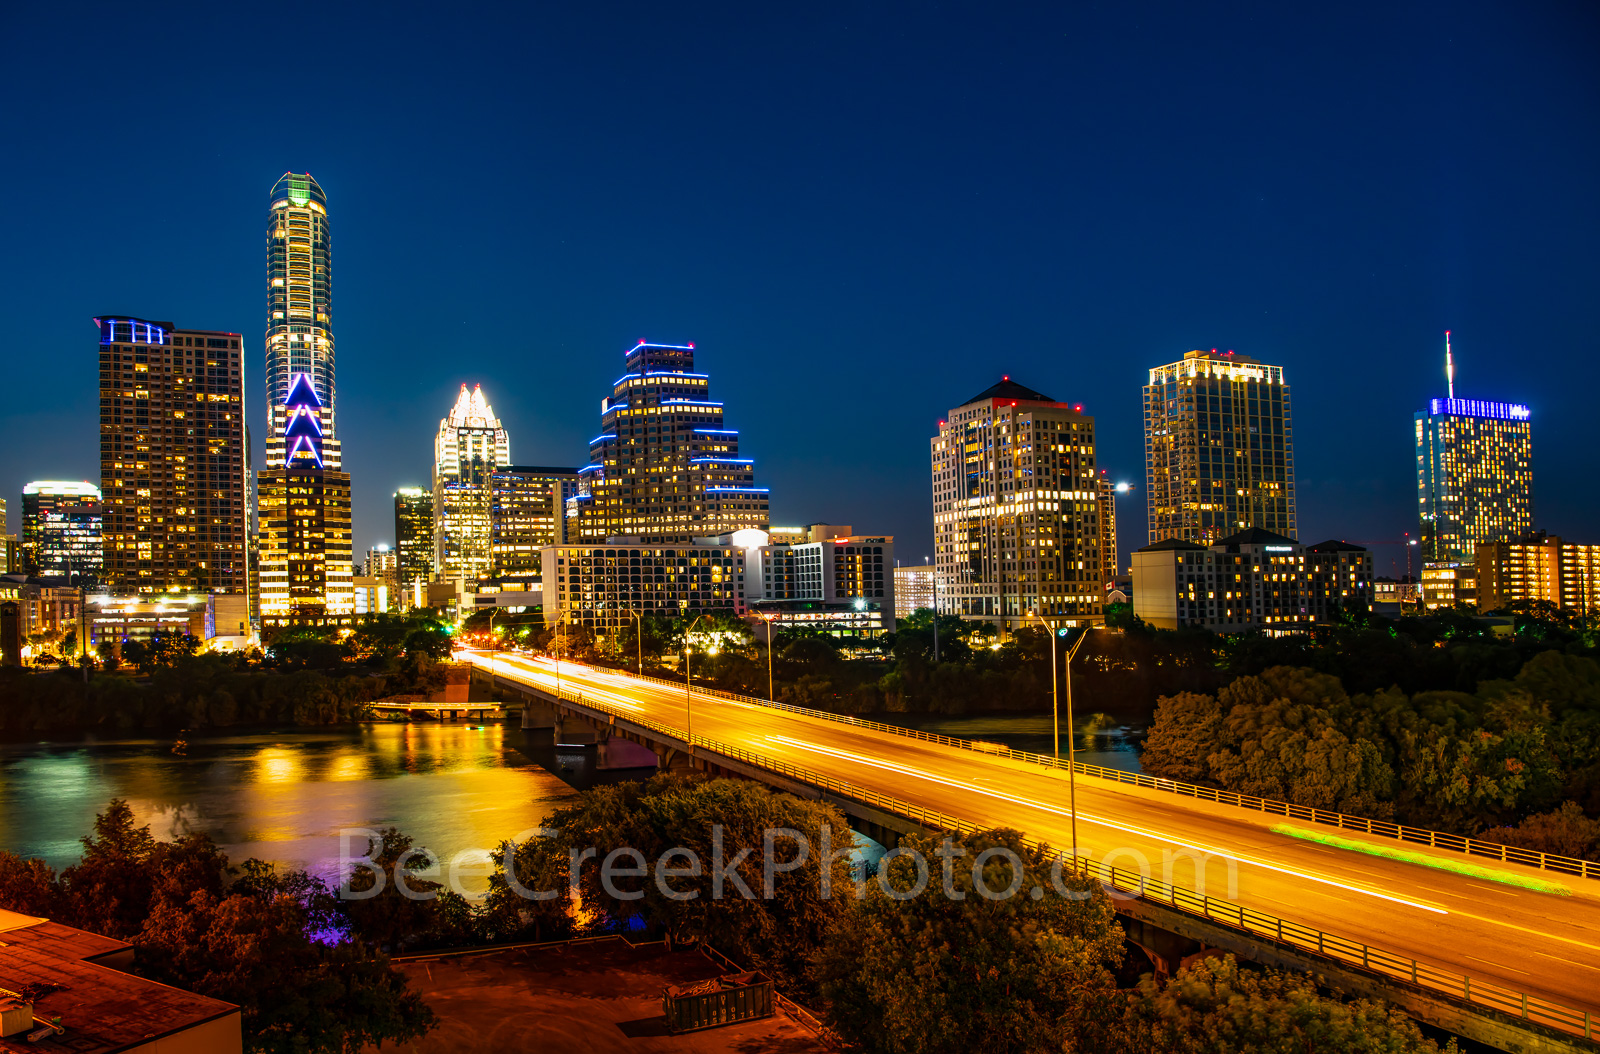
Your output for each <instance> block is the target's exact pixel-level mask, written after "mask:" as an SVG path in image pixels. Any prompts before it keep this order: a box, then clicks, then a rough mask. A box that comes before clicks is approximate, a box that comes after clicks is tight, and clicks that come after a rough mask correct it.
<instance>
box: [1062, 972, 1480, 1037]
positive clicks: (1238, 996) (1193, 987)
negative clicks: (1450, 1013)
mask: <svg viewBox="0 0 1600 1054" xmlns="http://www.w3.org/2000/svg"><path fill="white" fill-rule="evenodd" d="M1081 1040H1082V1042H1080V1043H1079V1044H1076V1049H1078V1050H1104V1051H1107V1052H1110V1051H1117V1052H1118V1054H1124V1052H1125V1054H1255V1052H1257V1051H1285V1052H1287V1051H1340V1052H1341V1054H1345V1052H1348V1054H1423V1052H1427V1051H1437V1050H1438V1049H1439V1048H1438V1046H1437V1045H1435V1043H1434V1042H1433V1041H1432V1040H1431V1039H1428V1038H1426V1037H1425V1036H1423V1035H1422V1032H1421V1030H1420V1029H1418V1028H1417V1025H1416V1022H1414V1021H1412V1020H1411V1019H1410V1018H1408V1017H1407V1016H1406V1015H1405V1014H1404V1013H1402V1012H1401V1011H1400V1010H1398V1009H1397V1008H1394V1007H1391V1006H1389V1005H1387V1004H1385V1003H1380V1002H1375V1001H1373V1000H1370V999H1357V1000H1354V1001H1352V1002H1344V1001H1343V1000H1342V999H1340V998H1338V997H1337V995H1335V997H1333V998H1330V997H1327V996H1323V995H1320V994H1319V993H1318V992H1317V987H1316V983H1315V982H1314V981H1313V980H1312V979H1311V978H1310V977H1308V976H1305V975H1303V974H1289V973H1283V972H1280V971H1276V970H1268V971H1264V972H1261V971H1255V970H1248V969H1243V968H1241V967H1240V966H1239V964H1238V962H1237V961H1236V960H1235V959H1234V957H1233V956H1231V955H1229V956H1227V957H1226V958H1222V959H1203V960H1201V961H1200V962H1198V963H1196V964H1194V965H1193V966H1190V967H1187V968H1186V969H1183V970H1180V971H1179V972H1178V974H1177V976H1176V977H1174V978H1173V979H1172V980H1171V982H1170V983H1168V984H1167V985H1166V986H1165V987H1160V986H1158V985H1156V984H1155V982H1154V981H1151V980H1148V979H1147V980H1145V981H1143V982H1141V983H1140V985H1139V988H1138V990H1137V991H1136V992H1134V993H1132V994H1131V995H1130V997H1129V998H1128V1009H1127V1012H1126V1014H1125V1015H1124V1017H1123V1019H1122V1020H1121V1021H1120V1022H1116V1023H1115V1024H1113V1025H1111V1026H1110V1027H1103V1028H1101V1029H1097V1030H1094V1031H1089V1030H1084V1031H1083V1034H1082V1035H1081ZM1446 1049H1447V1050H1449V1051H1452V1052H1453V1051H1454V1050H1455V1049H1456V1046H1455V1042H1454V1041H1453V1040H1452V1041H1451V1043H1450V1045H1449V1046H1448V1047H1447V1048H1446Z"/></svg>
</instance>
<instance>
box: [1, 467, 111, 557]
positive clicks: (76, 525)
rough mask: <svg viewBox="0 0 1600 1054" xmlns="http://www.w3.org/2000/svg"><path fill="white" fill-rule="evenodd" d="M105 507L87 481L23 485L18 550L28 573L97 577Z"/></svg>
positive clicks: (54, 481)
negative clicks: (19, 545) (20, 537)
mask: <svg viewBox="0 0 1600 1054" xmlns="http://www.w3.org/2000/svg"><path fill="white" fill-rule="evenodd" d="M103 516H104V510H103V507H102V506H101V504H100V488H99V487H97V486H95V485H94V484H93V483H89V482H87V481H85V482H81V483H74V482H72V481H70V480H46V479H41V480H36V481H35V482H33V483H29V484H28V485H27V486H25V487H23V488H22V554H23V564H24V567H25V569H26V571H27V573H28V574H30V575H73V576H76V575H83V576H85V577H87V578H89V579H90V580H94V579H98V578H99V577H100V568H101V564H102V562H103V560H104V557H105V554H104V553H103V552H102V550H101V547H102V545H103V542H102V525H103Z"/></svg>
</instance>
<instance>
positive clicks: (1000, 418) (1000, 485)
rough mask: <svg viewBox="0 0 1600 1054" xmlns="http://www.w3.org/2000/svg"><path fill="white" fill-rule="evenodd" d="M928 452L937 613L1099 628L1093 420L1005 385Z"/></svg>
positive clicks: (947, 426) (979, 401) (970, 406)
mask: <svg viewBox="0 0 1600 1054" xmlns="http://www.w3.org/2000/svg"><path fill="white" fill-rule="evenodd" d="M929 444H930V452H931V455H932V462H933V541H934V552H935V554H936V555H935V557H934V566H935V568H936V576H937V583H938V593H939V602H938V603H939V610H940V611H941V612H947V613H953V614H957V615H960V616H961V617H962V618H964V619H969V620H974V621H984V622H993V623H996V624H998V625H999V626H1000V627H1001V628H1002V629H1012V630H1014V629H1016V628H1018V627H1020V626H1022V625H1024V624H1025V623H1026V622H1027V621H1029V619H1030V616H1032V615H1033V614H1034V613H1038V614H1040V615H1042V616H1044V617H1045V618H1048V619H1051V620H1052V621H1057V620H1059V621H1065V622H1067V623H1072V624H1083V625H1086V624H1088V623H1091V622H1098V621H1100V619H1101V618H1102V617H1103V615H1102V610H1103V607H1104V604H1105V583H1104V582H1102V581H1101V578H1102V567H1101V561H1102V559H1103V557H1102V549H1101V544H1100V506H1099V491H1098V489H1097V485H1096V483H1095V478H1096V477H1095V464H1094V459H1095V441H1094V418H1092V417H1089V416H1086V415H1085V414H1084V413H1083V408H1082V407H1081V406H1070V405H1068V404H1066V403H1058V402H1056V401H1055V400H1054V399H1051V398H1050V397H1049V396H1048V395H1042V394H1040V393H1039V392H1036V391H1034V390H1033V389H1031V388H1027V387H1024V386H1023V385H1021V384H1018V383H1016V382H1015V381H1013V380H1011V379H1010V378H1006V379H1004V380H1002V381H1001V382H1000V383H999V384H996V385H994V386H993V387H991V388H989V389H987V390H985V391H983V392H980V393H979V394H977V395H975V396H973V397H972V398H971V399H968V400H967V401H966V402H964V403H962V404H961V405H960V406H957V407H956V408H955V409H953V410H951V411H950V414H949V417H948V419H947V420H944V421H940V422H939V434H938V435H937V436H935V437H934V438H933V439H931V440H930V441H929Z"/></svg>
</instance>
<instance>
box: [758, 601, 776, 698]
mask: <svg viewBox="0 0 1600 1054" xmlns="http://www.w3.org/2000/svg"><path fill="white" fill-rule="evenodd" d="M756 617H757V618H759V619H760V620H761V621H762V622H765V623H766V624H767V701H768V702H777V699H778V697H777V696H776V695H774V694H773V692H772V620H773V618H774V617H775V616H772V615H757V616H756Z"/></svg>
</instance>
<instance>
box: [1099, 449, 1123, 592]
mask: <svg viewBox="0 0 1600 1054" xmlns="http://www.w3.org/2000/svg"><path fill="white" fill-rule="evenodd" d="M1094 493H1095V501H1096V504H1097V505H1098V506H1099V509H1100V579H1101V583H1102V584H1103V585H1104V586H1105V589H1106V592H1107V593H1109V592H1111V583H1113V582H1115V581H1116V580H1117V574H1118V571H1117V485H1116V484H1115V483H1113V482H1111V477H1110V476H1108V475H1106V470H1105V469H1101V470H1100V474H1099V475H1097V476H1095V478H1094Z"/></svg>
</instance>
